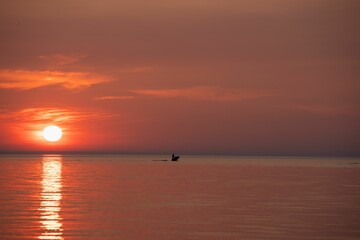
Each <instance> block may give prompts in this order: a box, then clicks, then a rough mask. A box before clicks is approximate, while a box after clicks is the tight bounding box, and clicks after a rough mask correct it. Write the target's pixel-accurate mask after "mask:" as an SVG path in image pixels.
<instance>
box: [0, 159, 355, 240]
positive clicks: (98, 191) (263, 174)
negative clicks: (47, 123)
mask: <svg viewBox="0 0 360 240" xmlns="http://www.w3.org/2000/svg"><path fill="white" fill-rule="evenodd" d="M166 158H168V157H166V156H101V155H97V156H96V155H92V156H75V155H73V156H70V155H69V156H67V155H22V156H20V155H7V156H6V155H3V156H0V239H9V240H10V239H124V240H127V239H129V240H133V239H134V240H135V239H136V240H145V239H147V240H152V239H154V240H155V239H156V240H171V239H174V240H175V239H176V240H186V239H190V240H195V239H198V240H200V239H204V240H205V239H206V240H215V239H216V240H218V239H225V240H226V239H234V240H235V239H236V240H241V239H244V240H253V239H254V240H261V239H273V240H282V239H283V240H292V239H294V240H295V239H296V240H299V239H311V240H317V239H319V240H320V239H323V240H335V239H338V240H347V239H349V240H350V239H353V240H355V239H356V240H358V239H360V159H358V158H301V157H297V158H294V157H221V156H211V157H206V156H182V157H181V158H180V160H179V161H178V162H171V161H160V160H164V159H166Z"/></svg>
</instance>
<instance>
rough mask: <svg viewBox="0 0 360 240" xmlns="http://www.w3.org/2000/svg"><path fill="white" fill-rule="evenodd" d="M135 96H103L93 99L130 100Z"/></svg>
mask: <svg viewBox="0 0 360 240" xmlns="http://www.w3.org/2000/svg"><path fill="white" fill-rule="evenodd" d="M134 98H136V97H135V96H103V97H96V98H94V99H95V100H130V99H134Z"/></svg>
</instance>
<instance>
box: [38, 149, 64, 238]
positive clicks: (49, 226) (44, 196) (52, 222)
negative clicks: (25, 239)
mask: <svg viewBox="0 0 360 240" xmlns="http://www.w3.org/2000/svg"><path fill="white" fill-rule="evenodd" d="M42 161H43V173H42V181H41V183H42V192H41V203H40V208H39V212H40V215H41V216H40V218H41V225H42V226H41V227H42V229H43V231H42V233H41V235H40V236H39V237H38V238H39V239H63V237H62V231H63V229H62V223H61V217H60V214H59V213H60V210H61V197H62V194H61V189H62V178H61V165H62V158H61V156H57V155H54V156H45V157H43V160H42Z"/></svg>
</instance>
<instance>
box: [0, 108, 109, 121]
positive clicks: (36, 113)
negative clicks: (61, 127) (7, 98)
mask: <svg viewBox="0 0 360 240" xmlns="http://www.w3.org/2000/svg"><path fill="white" fill-rule="evenodd" d="M111 116H112V115H110V114H106V113H100V112H90V111H80V110H77V109H68V108H47V107H44V108H25V109H20V110H17V111H7V110H5V109H1V110H0V121H4V120H9V121H13V122H28V123H29V122H31V123H47V124H49V123H52V124H57V123H74V122H80V121H84V120H87V119H92V120H93V119H103V118H108V117H111Z"/></svg>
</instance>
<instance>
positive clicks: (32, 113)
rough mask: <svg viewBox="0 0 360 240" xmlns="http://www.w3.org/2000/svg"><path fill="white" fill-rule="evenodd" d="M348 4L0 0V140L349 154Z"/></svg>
mask: <svg viewBox="0 0 360 240" xmlns="http://www.w3.org/2000/svg"><path fill="white" fill-rule="evenodd" d="M359 8H360V2H359V1H357V0H181V1H177V0H153V1H147V0H122V1H118V0H107V1H98V0H71V1H70V0H64V1H58V0H54V1H48V0H33V1H27V0H2V1H1V2H0V53H1V54H0V152H24V151H25V152H26V151H44V152H67V151H85V152H89V151H91V152H119V153H159V154H171V153H172V152H175V153H179V154H226V155H301V156H303V155H304V156H306V155H308V156H360V125H359V122H360V112H359V109H360V106H359V105H360V94H359V90H360V83H359V79H360V78H359V76H360V47H359V46H360V31H359V30H358V29H359V25H360V15H359V14H358V10H359ZM52 124H55V125H57V126H59V127H60V128H61V129H62V130H63V137H62V138H61V140H60V141H58V142H53V143H52V142H47V141H45V140H44V139H43V137H42V136H41V131H42V129H43V128H44V127H46V126H48V125H52Z"/></svg>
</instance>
